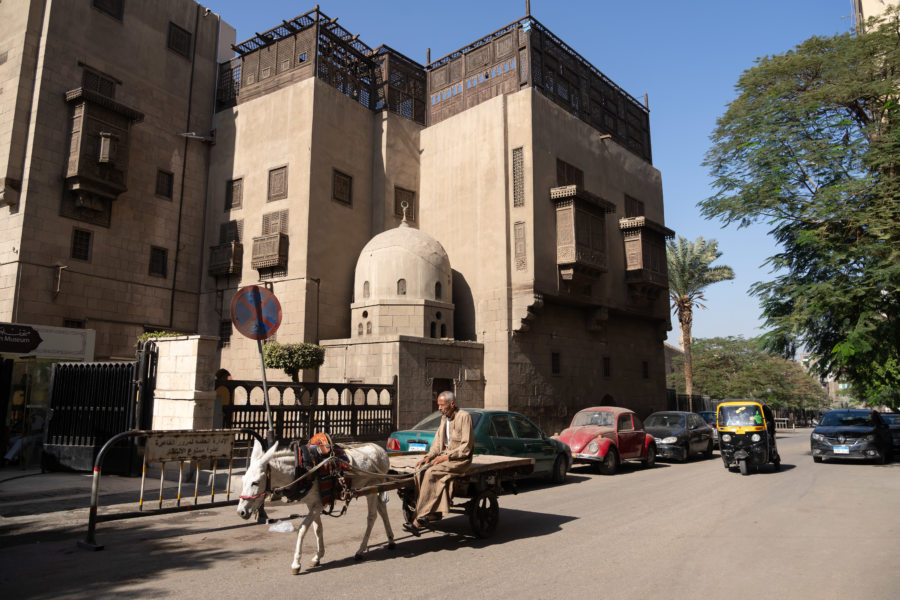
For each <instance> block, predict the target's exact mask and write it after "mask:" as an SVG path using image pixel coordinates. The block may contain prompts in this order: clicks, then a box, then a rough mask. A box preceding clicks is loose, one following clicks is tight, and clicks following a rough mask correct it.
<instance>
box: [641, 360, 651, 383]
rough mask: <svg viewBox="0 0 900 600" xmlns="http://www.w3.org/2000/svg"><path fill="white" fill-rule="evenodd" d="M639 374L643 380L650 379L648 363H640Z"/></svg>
mask: <svg viewBox="0 0 900 600" xmlns="http://www.w3.org/2000/svg"><path fill="white" fill-rule="evenodd" d="M641 373H642V375H643V377H644V379H650V363H648V362H647V361H646V360H645V361H644V362H643V363H641Z"/></svg>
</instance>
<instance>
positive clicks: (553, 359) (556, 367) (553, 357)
mask: <svg viewBox="0 0 900 600" xmlns="http://www.w3.org/2000/svg"><path fill="white" fill-rule="evenodd" d="M561 369H562V367H561V366H560V361H559V352H551V353H550V372H551V373H552V374H553V375H559V374H560V373H561V372H562V370H561Z"/></svg>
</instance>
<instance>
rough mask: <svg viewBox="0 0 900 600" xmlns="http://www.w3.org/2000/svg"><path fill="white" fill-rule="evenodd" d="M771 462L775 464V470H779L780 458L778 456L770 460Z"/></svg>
mask: <svg viewBox="0 0 900 600" xmlns="http://www.w3.org/2000/svg"><path fill="white" fill-rule="evenodd" d="M772 464H773V465H775V470H776V471H780V470H781V459H780V458H779V459H776V460H774V461H772Z"/></svg>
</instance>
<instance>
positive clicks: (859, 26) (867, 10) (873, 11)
mask: <svg viewBox="0 0 900 600" xmlns="http://www.w3.org/2000/svg"><path fill="white" fill-rule="evenodd" d="M897 4H898V1H897V0H853V27H854V28H855V29H856V32H857V33H865V32H866V20H867V19H870V18H871V17H877V16H878V15H881V14H884V11H885V9H887V8H888V7H890V6H896V5H897Z"/></svg>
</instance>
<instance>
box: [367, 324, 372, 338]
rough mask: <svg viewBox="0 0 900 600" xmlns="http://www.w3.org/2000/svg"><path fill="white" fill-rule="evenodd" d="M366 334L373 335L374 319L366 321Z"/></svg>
mask: <svg viewBox="0 0 900 600" xmlns="http://www.w3.org/2000/svg"><path fill="white" fill-rule="evenodd" d="M366 335H372V321H369V322H368V323H366Z"/></svg>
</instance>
